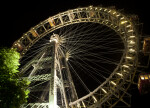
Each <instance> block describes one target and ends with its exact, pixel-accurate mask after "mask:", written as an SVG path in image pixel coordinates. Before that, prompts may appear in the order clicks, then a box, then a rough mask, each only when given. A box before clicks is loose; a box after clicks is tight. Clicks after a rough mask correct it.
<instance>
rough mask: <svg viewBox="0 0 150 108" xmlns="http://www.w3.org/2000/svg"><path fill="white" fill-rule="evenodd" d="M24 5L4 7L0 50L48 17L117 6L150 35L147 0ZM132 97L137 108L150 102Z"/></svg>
mask: <svg viewBox="0 0 150 108" xmlns="http://www.w3.org/2000/svg"><path fill="white" fill-rule="evenodd" d="M25 1H26V0H25ZM25 1H23V0H20V2H12V1H11V2H8V1H6V2H3V3H1V10H0V12H1V13H0V17H1V19H2V20H1V22H0V24H1V30H0V32H1V34H0V35H1V36H0V37H1V39H0V46H7V47H11V45H12V44H13V42H14V41H15V40H17V39H19V38H20V37H21V35H22V34H23V33H25V32H27V31H28V30H29V29H30V28H31V27H33V26H35V25H37V24H38V23H39V22H41V21H43V20H45V19H47V18H48V17H49V16H53V15H55V14H57V13H60V12H63V11H66V10H69V9H74V8H77V7H83V6H89V5H93V6H99V5H102V6H116V8H117V9H119V10H124V12H125V13H127V14H136V15H138V16H139V20H140V22H141V23H143V34H146V35H149V34H150V29H149V25H150V15H149V13H150V3H149V1H148V0H69V1H67V0H48V1H46V0H45V1H44V0H36V1H35V2H34V3H33V2H32V3H31V2H27V1H26V2H25ZM30 1H31V0H30ZM133 96H134V97H133V99H134V101H133V103H134V104H135V105H134V107H135V106H139V105H140V106H143V105H144V106H145V105H148V102H149V101H148V100H149V99H150V97H149V99H148V100H147V99H144V98H145V97H148V96H140V95H139V94H138V92H136V93H135V94H133ZM142 104H143V105H142ZM134 107H133V108H134ZM143 108H144V107H143Z"/></svg>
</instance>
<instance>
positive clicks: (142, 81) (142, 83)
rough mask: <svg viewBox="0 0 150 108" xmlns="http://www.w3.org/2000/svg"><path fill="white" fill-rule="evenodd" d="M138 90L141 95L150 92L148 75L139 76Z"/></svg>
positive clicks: (149, 77) (149, 75) (149, 76)
mask: <svg viewBox="0 0 150 108" xmlns="http://www.w3.org/2000/svg"><path fill="white" fill-rule="evenodd" d="M138 89H139V92H140V93H141V94H146V93H149V92H150V74H140V75H139V80H138Z"/></svg>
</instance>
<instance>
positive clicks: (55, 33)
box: [13, 6, 138, 108]
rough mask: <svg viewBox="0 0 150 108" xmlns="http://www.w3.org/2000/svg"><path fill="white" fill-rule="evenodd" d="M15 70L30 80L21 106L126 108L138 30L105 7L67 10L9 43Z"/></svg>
mask: <svg viewBox="0 0 150 108" xmlns="http://www.w3.org/2000/svg"><path fill="white" fill-rule="evenodd" d="M13 48H17V51H18V52H20V54H21V60H20V64H21V66H20V74H21V75H22V76H23V78H28V79H29V80H30V81H31V84H30V86H29V90H30V94H29V99H28V103H27V104H24V105H23V106H22V107H23V108H108V107H115V106H121V105H124V106H127V107H130V102H128V101H129V100H128V97H129V98H130V97H131V95H130V94H129V93H128V88H129V87H130V84H131V82H132V80H133V78H134V75H135V72H136V65H137V59H138V57H137V55H138V33H137V31H136V27H135V25H134V23H133V22H132V20H131V19H130V17H128V16H126V15H124V14H122V13H120V12H119V11H117V10H116V9H114V8H111V7H108V8H104V7H93V6H89V7H83V8H77V9H72V10H68V11H65V12H62V13H59V14H57V15H54V16H52V17H49V18H48V19H46V20H44V21H43V22H41V23H40V24H38V25H36V26H35V27H32V28H31V29H30V30H29V31H28V32H26V33H25V34H24V35H23V36H22V37H21V38H20V39H18V40H17V41H16V42H14V44H13Z"/></svg>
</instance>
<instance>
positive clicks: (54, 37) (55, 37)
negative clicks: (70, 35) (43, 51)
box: [50, 33, 60, 43]
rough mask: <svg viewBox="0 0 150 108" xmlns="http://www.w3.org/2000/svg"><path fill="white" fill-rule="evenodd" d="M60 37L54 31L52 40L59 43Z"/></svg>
mask: <svg viewBox="0 0 150 108" xmlns="http://www.w3.org/2000/svg"><path fill="white" fill-rule="evenodd" d="M59 40H60V39H59V35H58V34H54V33H53V35H51V37H50V42H53V41H54V42H56V43H59V42H60V41H59Z"/></svg>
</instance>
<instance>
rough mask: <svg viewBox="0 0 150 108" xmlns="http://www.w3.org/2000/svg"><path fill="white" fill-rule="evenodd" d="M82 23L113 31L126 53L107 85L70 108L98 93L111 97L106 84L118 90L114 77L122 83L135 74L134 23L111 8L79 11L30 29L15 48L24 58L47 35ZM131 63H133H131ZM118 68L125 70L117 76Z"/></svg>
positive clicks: (63, 13)
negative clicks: (97, 25) (122, 80)
mask: <svg viewBox="0 0 150 108" xmlns="http://www.w3.org/2000/svg"><path fill="white" fill-rule="evenodd" d="M82 22H93V23H99V24H103V25H106V26H108V27H109V28H111V29H113V30H114V31H115V32H117V33H118V34H119V36H120V37H121V38H122V40H123V43H124V46H125V52H124V54H123V56H122V58H121V60H120V63H119V64H118V66H117V67H116V69H115V70H114V72H112V74H111V75H110V77H109V78H107V79H106V81H105V82H103V83H102V84H101V85H100V86H99V87H97V88H96V89H95V90H94V91H93V92H91V93H90V94H88V95H86V96H84V97H82V98H80V99H78V100H76V101H75V102H72V103H70V106H73V105H76V104H78V103H79V102H80V103H81V102H84V100H85V99H87V98H90V97H92V98H95V97H94V95H95V94H96V92H97V91H99V90H100V91H102V92H103V93H104V94H106V95H107V96H105V98H106V97H109V96H110V95H111V93H110V92H109V90H107V89H105V88H103V86H104V85H106V84H107V83H109V84H112V85H113V86H117V85H118V82H116V81H114V80H112V77H113V76H115V75H118V76H120V79H122V78H124V77H127V75H128V74H130V72H132V71H133V68H134V66H135V65H136V62H135V60H136V59H137V47H138V41H137V38H138V37H137V34H136V29H135V27H134V24H133V23H132V21H131V20H130V19H129V18H128V17H126V16H124V15H123V14H121V13H120V12H118V11H116V10H115V9H111V8H103V7H93V6H89V7H84V8H77V9H73V10H68V11H65V12H62V13H59V14H57V15H55V16H52V17H49V18H48V19H46V20H45V21H43V22H41V23H40V24H38V25H36V26H35V27H33V28H31V29H30V30H29V31H28V32H27V33H25V34H24V35H23V36H22V37H21V38H20V39H18V40H17V41H16V42H14V44H13V48H17V49H18V51H19V52H20V53H21V57H23V56H24V55H25V53H26V52H27V51H28V50H29V49H30V47H32V45H34V44H35V43H36V42H37V41H38V40H40V39H41V38H43V37H44V36H46V35H47V34H49V33H52V32H53V31H55V30H57V29H59V28H61V27H64V26H67V25H72V24H76V23H82ZM129 61H130V62H131V63H129ZM119 68H121V69H122V72H118V69H119ZM104 100H105V99H104ZM98 101H100V102H101V103H103V102H102V101H101V100H97V99H95V102H98Z"/></svg>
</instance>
